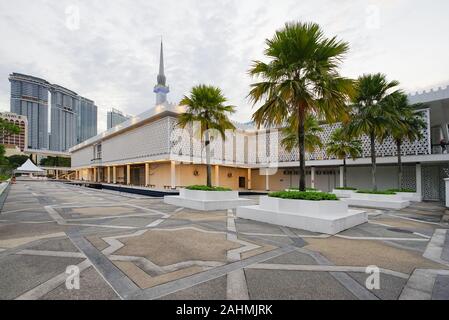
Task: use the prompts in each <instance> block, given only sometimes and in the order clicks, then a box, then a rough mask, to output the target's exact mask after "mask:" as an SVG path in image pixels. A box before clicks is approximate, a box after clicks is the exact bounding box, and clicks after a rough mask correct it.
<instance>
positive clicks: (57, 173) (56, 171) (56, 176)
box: [56, 170, 59, 180]
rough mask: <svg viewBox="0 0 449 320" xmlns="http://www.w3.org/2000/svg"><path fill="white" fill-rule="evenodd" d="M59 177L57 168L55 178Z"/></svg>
mask: <svg viewBox="0 0 449 320" xmlns="http://www.w3.org/2000/svg"><path fill="white" fill-rule="evenodd" d="M58 179H59V170H56V180H58Z"/></svg>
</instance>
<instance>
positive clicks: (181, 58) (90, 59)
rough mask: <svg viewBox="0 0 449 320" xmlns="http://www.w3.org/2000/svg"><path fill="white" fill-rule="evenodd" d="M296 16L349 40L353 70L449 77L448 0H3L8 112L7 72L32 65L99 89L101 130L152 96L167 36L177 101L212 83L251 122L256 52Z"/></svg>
mask: <svg viewBox="0 0 449 320" xmlns="http://www.w3.org/2000/svg"><path fill="white" fill-rule="evenodd" d="M296 20H300V21H312V22H317V23H319V24H320V25H321V26H322V27H323V29H324V30H325V32H326V34H327V35H329V36H334V35H337V36H338V37H339V38H340V39H342V40H345V41H347V42H349V43H350V46H351V51H350V53H349V54H348V55H347V58H346V59H345V62H344V64H343V65H342V74H343V75H345V76H348V77H357V76H358V75H360V74H363V73H370V72H383V73H386V74H387V75H388V77H389V78H390V79H396V80H399V81H400V82H401V84H402V87H403V88H404V89H405V90H407V91H416V90H422V89H427V88H432V87H438V86H446V85H448V84H449V58H448V53H449V41H448V31H449V1H447V0H432V1H424V0H371V1H369V0H366V1H361V0H338V1H335V0H329V1H328V0H302V1H299V0H270V1H265V0H238V1H237V0H230V1H225V0H178V1H171V0H164V1H160V0H158V1H155V0H127V1H125V0H109V1H105V0H89V1H87V0H86V1H76V0H74V1H65V0H63V1H61V0H59V1H56V0H14V1H9V0H0V39H1V45H0V110H3V111H6V110H9V94H10V84H9V81H8V75H9V74H10V73H12V72H20V73H25V74H30V75H34V76H37V77H41V78H44V79H46V80H48V81H50V82H52V83H55V84H59V85H61V86H64V87H67V88H69V89H71V90H74V91H76V92H77V93H78V94H80V95H83V96H85V97H88V98H90V99H93V100H94V101H95V102H96V104H97V105H98V107H99V114H98V120H99V124H98V129H99V132H101V131H103V130H105V129H106V111H107V110H108V109H110V108H112V107H115V108H118V109H120V110H122V111H124V112H126V113H129V114H139V113H141V112H143V111H145V110H147V109H149V108H151V107H152V106H154V102H155V96H154V93H153V86H154V85H155V82H156V75H157V72H158V59H159V56H158V55H159V42H160V37H161V35H162V36H163V39H164V47H165V64H166V66H165V67H166V75H167V83H168V84H169V86H170V90H171V92H170V94H169V96H168V97H169V101H171V102H173V103H177V102H179V100H180V99H181V98H182V96H183V95H184V94H186V93H188V91H189V90H190V88H191V87H192V86H193V85H195V84H198V83H206V84H213V85H216V86H219V87H221V88H222V89H223V91H224V93H225V95H226V96H227V97H228V99H229V101H230V102H231V103H232V104H234V105H236V106H238V112H237V113H236V114H235V115H234V116H233V118H234V119H235V120H237V121H241V122H245V121H248V120H249V119H250V117H251V113H252V111H253V110H254V109H253V108H252V106H251V104H250V103H249V101H248V99H247V98H246V96H247V94H248V91H249V84H250V83H251V79H250V78H249V77H248V75H247V70H248V68H249V66H250V65H251V61H252V60H255V59H263V50H264V48H265V43H264V41H265V39H266V38H271V37H272V35H273V34H274V32H275V30H277V29H279V28H281V27H282V26H283V25H284V23H285V22H287V21H296Z"/></svg>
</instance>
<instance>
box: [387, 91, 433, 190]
mask: <svg viewBox="0 0 449 320" xmlns="http://www.w3.org/2000/svg"><path fill="white" fill-rule="evenodd" d="M384 103H385V105H386V107H387V108H391V109H392V110H393V111H394V112H395V114H396V117H395V119H394V122H393V123H392V125H390V126H389V129H388V130H387V132H386V133H387V134H389V135H391V136H392V137H393V139H394V141H395V143H396V149H397V154H398V188H399V189H402V180H403V172H402V171H403V170H402V150H401V146H402V144H403V142H404V140H406V139H407V140H409V141H411V142H413V141H415V140H418V139H421V138H422V137H423V130H424V129H425V128H426V127H427V125H426V122H425V121H424V119H423V114H422V113H421V112H417V108H419V107H421V106H422V104H409V102H408V97H407V95H406V94H404V93H403V92H397V93H395V94H392V95H390V96H389V97H388V98H387V99H385V101H384Z"/></svg>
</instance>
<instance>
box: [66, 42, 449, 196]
mask: <svg viewBox="0 0 449 320" xmlns="http://www.w3.org/2000/svg"><path fill="white" fill-rule="evenodd" d="M169 91H170V90H169V87H168V86H167V84H166V77H165V74H164V58H163V46H162V43H161V51H160V65H159V74H158V76H157V84H156V86H155V87H154V92H155V94H156V105H155V107H153V108H151V109H150V110H148V111H146V112H144V113H142V114H140V115H138V116H136V117H133V118H131V119H130V120H128V121H126V122H124V123H122V124H120V125H118V126H116V127H114V128H112V129H110V130H107V131H105V132H103V133H101V134H99V135H97V136H95V137H93V138H91V139H88V140H87V141H84V142H83V143H81V144H79V145H76V146H74V147H72V148H71V149H70V153H71V155H72V169H73V170H76V177H77V179H82V180H87V181H95V182H102V183H104V184H111V185H113V184H122V185H129V186H135V187H141V188H150V189H154V190H168V189H178V188H180V187H183V186H188V185H193V184H205V181H206V168H205V152H204V150H203V148H202V145H201V143H200V142H199V141H197V139H196V138H195V136H194V135H191V134H189V132H186V131H181V130H180V129H179V128H178V127H177V125H176V123H177V117H178V115H179V114H180V113H182V112H184V110H185V109H184V107H183V106H178V105H172V104H170V103H168V102H167V94H168V93H169ZM409 99H410V101H411V102H412V103H418V102H420V103H423V110H422V111H423V113H424V114H425V120H426V122H427V128H426V129H425V130H424V132H423V139H421V140H419V141H415V142H408V143H407V142H406V143H404V146H403V148H402V153H403V162H404V182H403V183H404V185H403V186H401V187H402V188H410V189H415V190H416V191H417V192H418V193H420V194H421V195H422V198H423V199H424V200H429V201H444V200H445V186H444V178H447V177H449V154H447V153H444V152H443V150H442V148H441V146H440V141H441V140H442V139H445V140H446V141H449V87H446V88H444V89H443V88H439V89H438V90H431V91H429V92H422V93H416V94H413V95H410V96H409ZM338 126H339V124H333V125H327V124H325V125H323V132H322V133H320V135H321V139H322V142H323V144H324V145H325V144H326V143H327V142H328V140H329V138H330V135H331V133H332V132H333V130H335V128H337V127H338ZM190 133H191V132H190ZM226 136H227V137H226V140H225V141H222V140H221V138H219V139H216V140H215V141H213V142H212V149H213V156H212V164H213V177H212V182H213V184H214V185H220V186H224V187H230V188H232V189H235V190H261V191H262V190H263V191H265V190H281V189H285V188H289V187H291V186H297V185H298V180H299V176H298V170H297V167H298V161H299V160H298V158H299V152H298V150H293V151H292V152H287V151H286V150H284V149H283V148H282V146H281V145H280V143H279V141H280V140H281V133H280V132H278V131H277V130H266V129H263V130H257V129H256V128H254V127H251V126H250V125H248V124H245V125H239V124H237V130H236V131H235V132H228V133H227V134H226ZM361 140H362V143H363V154H362V156H361V157H360V158H359V159H356V160H355V161H353V160H352V159H350V160H348V161H347V163H348V186H351V187H355V188H359V189H370V187H371V186H370V183H371V179H370V174H371V173H370V172H371V171H370V170H371V169H370V149H369V140H368V139H367V137H362V138H361ZM376 153H377V156H378V159H377V162H378V170H377V172H378V173H377V180H378V185H379V188H380V189H396V188H398V187H399V186H398V185H397V183H398V182H397V165H396V163H397V154H396V147H395V144H394V143H393V141H392V140H391V139H386V140H385V141H384V143H382V144H377V145H376ZM306 156H307V159H306V160H307V161H306V166H307V177H306V178H307V179H306V181H307V185H308V186H309V187H315V188H317V189H320V190H322V191H331V190H332V189H333V188H335V187H338V186H341V185H342V183H343V181H342V180H343V179H342V178H343V177H342V160H338V159H335V158H333V157H331V156H329V155H327V154H326V152H325V150H317V151H316V152H313V153H309V154H307V155H306Z"/></svg>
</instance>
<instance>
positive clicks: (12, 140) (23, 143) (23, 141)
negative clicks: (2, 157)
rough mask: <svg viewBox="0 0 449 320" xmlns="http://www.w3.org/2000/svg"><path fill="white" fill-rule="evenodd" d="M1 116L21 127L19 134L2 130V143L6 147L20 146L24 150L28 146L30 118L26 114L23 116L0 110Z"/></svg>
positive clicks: (0, 141) (0, 138)
mask: <svg viewBox="0 0 449 320" xmlns="http://www.w3.org/2000/svg"><path fill="white" fill-rule="evenodd" d="M0 118H1V119H3V120H6V121H9V122H10V123H12V124H15V125H16V126H18V127H19V128H20V132H19V133H18V134H7V133H6V132H1V131H0V144H3V145H5V147H6V148H16V147H17V148H18V149H20V151H23V150H25V149H26V147H27V140H28V120H27V118H26V117H25V116H21V115H18V114H15V113H10V112H0Z"/></svg>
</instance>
